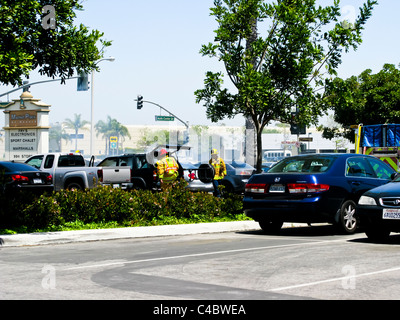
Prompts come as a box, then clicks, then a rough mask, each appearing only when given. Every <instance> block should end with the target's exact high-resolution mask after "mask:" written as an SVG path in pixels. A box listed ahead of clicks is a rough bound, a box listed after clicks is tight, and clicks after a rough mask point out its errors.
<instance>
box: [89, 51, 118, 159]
mask: <svg viewBox="0 0 400 320" xmlns="http://www.w3.org/2000/svg"><path fill="white" fill-rule="evenodd" d="M101 61H110V62H114V61H115V58H114V57H108V58H102V59H100V60H97V61H96V64H98V63H99V62H101ZM93 87H94V70H93V71H92V78H91V86H90V90H91V108H90V156H92V155H93V131H94V123H93V110H94V90H93Z"/></svg>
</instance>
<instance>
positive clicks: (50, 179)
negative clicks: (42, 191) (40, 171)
mask: <svg viewBox="0 0 400 320" xmlns="http://www.w3.org/2000/svg"><path fill="white" fill-rule="evenodd" d="M46 182H50V183H52V182H53V176H52V175H51V174H49V175H48V176H47V177H46Z"/></svg>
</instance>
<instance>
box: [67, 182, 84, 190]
mask: <svg viewBox="0 0 400 320" xmlns="http://www.w3.org/2000/svg"><path fill="white" fill-rule="evenodd" d="M65 189H67V190H83V187H82V185H81V184H80V183H79V182H75V181H73V182H69V183H68V184H67V185H66V188H65Z"/></svg>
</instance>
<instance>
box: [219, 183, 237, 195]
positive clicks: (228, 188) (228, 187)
mask: <svg viewBox="0 0 400 320" xmlns="http://www.w3.org/2000/svg"><path fill="white" fill-rule="evenodd" d="M220 181H221V180H220ZM220 185H221V186H224V188H223V189H222V194H229V193H234V192H235V189H234V188H233V185H232V183H230V182H227V181H221V182H220Z"/></svg>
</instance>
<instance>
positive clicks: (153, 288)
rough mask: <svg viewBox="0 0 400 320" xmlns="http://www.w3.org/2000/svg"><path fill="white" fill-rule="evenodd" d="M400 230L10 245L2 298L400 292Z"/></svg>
mask: <svg viewBox="0 0 400 320" xmlns="http://www.w3.org/2000/svg"><path fill="white" fill-rule="evenodd" d="M399 249H400V236H396V235H392V236H391V239H390V242H389V243H386V244H375V243H370V242H369V241H368V240H367V238H366V236H365V234H364V233H357V234H355V235H337V234H335V232H334V229H333V228H332V227H331V226H315V227H299V228H290V229H284V230H282V233H281V234H279V235H265V234H263V233H262V232H261V231H258V230H256V231H246V232H225V233H215V234H200V235H185V236H167V237H154V238H138V239H125V240H109V241H96V242H85V243H71V244H59V245H45V246H28V247H9V248H7V247H4V248H1V249H0V270H1V274H0V283H1V288H0V300H5V299H7V300H17V299H18V300H21V299H22V300H27V299H39V300H55V299H61V300H65V299H78V300H80V299H96V300H104V299H108V300H110V299H111V300H114V299H142V300H164V299H168V300H175V299H176V300H184V299H189V300H192V299H200V300H214V299H216V300H236V301H237V300H241V301H244V300H250V299H251V300H298V299H301V300H302V299H306V300H308V299H327V300H331V299H335V300H348V299H357V300H368V299H399V298H400V263H399V261H400V259H399V258H400V250H399Z"/></svg>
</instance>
